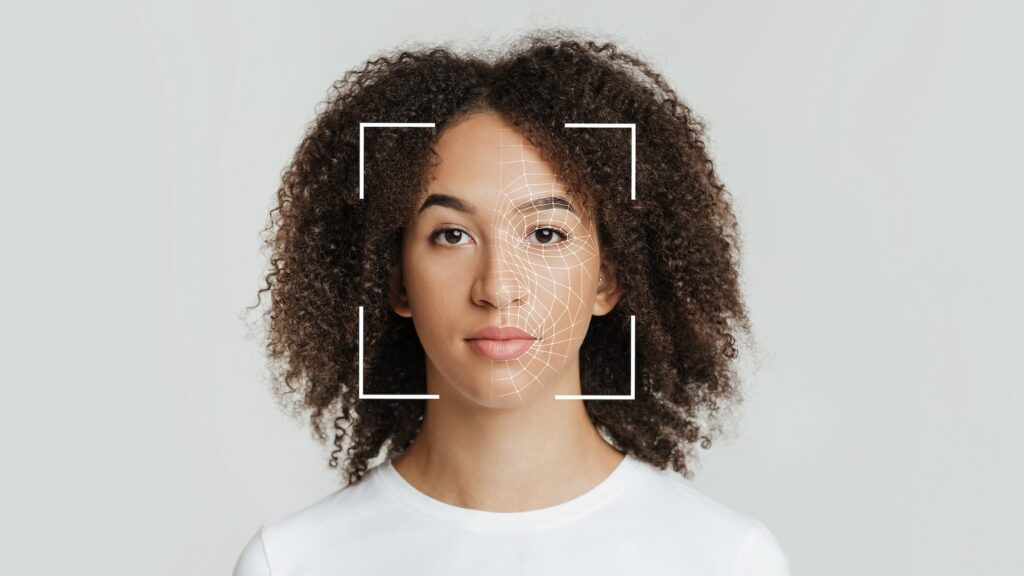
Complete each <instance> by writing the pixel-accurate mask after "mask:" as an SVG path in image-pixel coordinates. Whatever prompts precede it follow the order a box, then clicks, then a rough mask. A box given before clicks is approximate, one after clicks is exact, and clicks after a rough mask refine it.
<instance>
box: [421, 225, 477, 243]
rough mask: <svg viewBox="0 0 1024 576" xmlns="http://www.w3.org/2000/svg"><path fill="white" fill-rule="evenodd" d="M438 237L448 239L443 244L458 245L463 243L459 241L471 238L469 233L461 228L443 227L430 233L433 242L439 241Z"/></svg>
mask: <svg viewBox="0 0 1024 576" xmlns="http://www.w3.org/2000/svg"><path fill="white" fill-rule="evenodd" d="M438 238H443V239H444V240H446V242H441V244H443V245H446V246H458V245H459V244H461V242H459V241H460V240H463V239H466V238H469V234H468V233H467V232H466V231H465V230H463V229H461V228H442V229H440V230H437V231H436V232H434V233H433V234H431V235H430V240H431V241H432V242H437V241H438ZM448 240H450V241H452V242H454V243H449V242H447V241H448Z"/></svg>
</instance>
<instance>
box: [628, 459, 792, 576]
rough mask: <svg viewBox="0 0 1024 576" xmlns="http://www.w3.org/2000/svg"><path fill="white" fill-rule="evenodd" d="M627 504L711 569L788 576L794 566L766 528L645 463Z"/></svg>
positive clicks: (743, 575)
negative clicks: (702, 558) (703, 557)
mask: <svg viewBox="0 0 1024 576" xmlns="http://www.w3.org/2000/svg"><path fill="white" fill-rule="evenodd" d="M636 474H637V477H636V478H635V482H634V483H633V488H634V489H633V490H631V491H629V494H628V495H627V497H626V499H625V501H624V502H623V504H624V505H625V506H624V508H625V507H629V506H633V507H635V509H636V510H637V511H638V524H639V523H641V522H642V525H644V526H645V527H650V528H651V530H652V531H653V532H654V533H657V532H662V533H664V534H666V535H667V539H670V540H674V541H675V542H687V543H689V545H688V546H686V548H687V549H688V550H690V551H691V552H692V551H697V550H699V551H700V553H701V554H706V555H707V556H708V559H707V561H708V563H709V565H714V566H716V567H717V568H718V569H719V571H724V573H727V574H733V575H734V576H746V575H753V574H761V575H766V576H769V575H770V576H788V574H789V560H788V558H787V557H786V554H785V553H784V551H783V549H782V547H781V546H780V544H779V542H778V540H777V539H776V538H775V536H774V534H773V533H772V532H771V530H769V528H768V527H767V525H766V524H765V523H764V522H762V521H761V520H758V519H756V518H754V517H752V516H749V515H747V514H744V513H742V512H740V511H738V510H736V509H734V508H732V507H730V506H728V505H726V504H724V503H722V502H720V501H718V500H715V499H713V498H711V497H709V496H707V495H706V494H704V493H702V492H700V491H699V490H697V488H696V487H694V486H693V485H692V484H691V483H690V481H688V480H687V479H685V478H684V477H683V476H682V475H681V474H679V473H678V472H675V471H674V470H671V469H668V470H661V469H658V468H656V467H654V466H652V465H650V464H648V463H646V462H641V463H640V465H639V466H638V469H637V470H636Z"/></svg>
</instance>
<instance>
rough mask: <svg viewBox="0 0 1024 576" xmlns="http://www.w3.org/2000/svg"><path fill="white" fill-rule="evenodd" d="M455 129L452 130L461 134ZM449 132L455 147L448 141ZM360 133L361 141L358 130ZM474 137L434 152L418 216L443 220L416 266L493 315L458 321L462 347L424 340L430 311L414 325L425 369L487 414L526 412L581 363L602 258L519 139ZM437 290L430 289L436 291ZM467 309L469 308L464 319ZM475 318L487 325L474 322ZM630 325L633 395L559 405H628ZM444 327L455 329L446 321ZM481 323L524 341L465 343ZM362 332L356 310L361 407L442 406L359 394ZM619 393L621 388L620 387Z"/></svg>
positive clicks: (492, 129) (586, 223)
mask: <svg viewBox="0 0 1024 576" xmlns="http://www.w3.org/2000/svg"><path fill="white" fill-rule="evenodd" d="M499 124H500V123H499ZM373 126H381V127H397V126H401V125H400V124H397V123H379V124H374V125H373ZM408 126H423V127H426V126H432V124H427V123H419V124H409V125H408ZM505 126H507V124H505ZM566 126H567V127H570V126H572V127H601V128H605V127H608V128H610V127H630V128H631V131H633V134H634V138H635V127H634V126H633V125H614V126H612V125H598V124H594V125H583V124H574V125H569V124H567V125H566ZM450 130H459V125H456V126H455V127H453V128H452V129H450ZM446 132H448V136H449V138H448V143H449V144H450V143H451V142H452V139H451V133H450V132H449V131H446ZM360 136H361V138H360V141H361V142H362V125H361V127H360ZM445 136H446V135H444V134H443V135H442V137H441V139H440V140H439V142H438V148H439V149H444V148H445V146H444V144H445ZM465 139H466V138H465V136H463V140H465ZM472 139H473V140H472V144H469V145H468V146H469V147H468V148H467V147H465V146H467V145H465V144H463V145H458V144H450V145H449V146H447V149H446V151H447V154H446V153H445V150H441V155H442V157H443V158H444V160H443V161H442V162H441V164H440V165H439V167H438V168H437V172H435V173H434V174H433V175H432V176H433V180H432V181H433V182H435V183H436V184H437V186H433V187H432V188H431V190H432V193H430V194H428V195H427V198H426V199H425V202H424V204H423V207H422V208H421V210H420V212H421V213H422V212H423V211H424V209H425V208H429V207H431V206H438V207H439V209H441V210H442V212H441V214H443V217H442V218H440V219H437V223H434V224H428V225H429V226H431V232H430V234H429V241H430V243H431V248H430V250H431V251H430V252H424V253H422V254H424V255H426V258H424V259H423V260H417V261H416V262H415V263H414V264H413V265H414V266H420V265H422V266H433V267H441V268H445V267H447V268H449V269H450V272H451V286H450V291H451V292H452V294H451V295H450V298H452V299H454V300H458V299H460V298H463V299H465V298H466V297H467V296H466V295H465V294H464V293H465V292H466V291H470V292H471V294H469V295H468V297H471V298H472V299H473V301H474V303H475V305H476V306H483V307H488V304H489V307H490V308H491V311H490V312H489V313H488V314H486V316H485V315H483V314H481V315H477V316H474V317H473V318H475V321H474V320H470V319H468V318H467V319H466V320H465V321H463V322H462V324H461V326H462V327H464V328H465V329H466V334H465V336H467V339H466V340H465V341H461V342H457V341H455V340H432V339H431V338H430V337H424V334H423V333H422V330H426V331H428V332H432V331H433V330H434V328H433V327H432V326H431V325H430V324H429V323H430V322H432V321H433V320H432V318H431V317H430V314H431V310H430V308H431V307H429V306H424V308H423V309H421V310H420V312H426V316H428V318H426V319H423V318H422V316H421V315H420V313H419V312H418V313H417V314H415V315H413V321H414V323H417V325H418V331H421V332H420V336H421V342H422V343H423V345H424V348H425V351H426V352H427V356H428V362H432V363H433V365H434V367H435V369H436V371H437V372H438V373H439V375H440V376H441V377H443V378H445V380H446V381H448V382H450V383H451V384H452V385H453V386H455V387H456V388H457V389H459V390H460V391H462V392H463V393H468V394H471V395H474V396H476V397H477V398H480V399H482V400H483V401H484V402H485V403H487V404H489V405H493V406H517V405H524V404H526V403H528V401H529V399H530V398H534V397H537V396H538V395H541V394H543V392H544V390H547V389H548V388H550V387H552V386H551V383H552V382H556V380H558V379H560V378H565V375H566V374H571V373H572V371H573V370H576V371H578V366H574V365H573V363H574V362H578V349H579V347H580V345H581V344H582V342H583V340H584V337H585V336H586V332H587V329H588V327H589V323H590V318H591V317H592V306H593V302H594V298H593V293H594V290H595V289H596V287H598V285H599V284H600V282H601V279H600V278H598V277H597V276H598V271H599V269H600V255H599V251H598V243H597V238H596V235H595V230H593V226H594V225H595V224H594V222H593V220H592V219H591V215H589V214H584V213H583V212H582V204H581V203H579V202H578V201H577V200H576V199H574V198H573V197H572V196H571V195H570V194H569V191H568V190H567V188H566V186H565V185H564V184H563V183H562V182H561V181H560V179H559V178H558V176H557V174H555V172H554V171H553V170H552V168H551V166H550V165H548V163H547V162H546V161H544V160H543V159H542V157H541V154H540V152H539V150H538V149H537V148H535V147H534V146H532V145H531V144H529V143H528V142H527V141H526V140H525V139H524V137H523V136H522V134H521V133H520V132H519V131H518V130H516V129H514V128H509V127H504V126H501V125H497V124H494V125H488V126H487V127H486V128H485V129H484V128H481V129H479V130H478V131H477V132H475V133H474V134H473V136H472ZM634 154H635V140H634ZM360 157H361V159H362V147H361V149H360ZM634 158H635V156H634ZM360 176H361V177H362V170H361V171H360ZM631 176H632V174H631ZM631 179H632V178H631ZM467 187H469V189H467ZM448 188H450V189H451V190H448ZM360 192H361V193H362V178H360ZM371 193H372V192H371ZM633 196H634V194H633V193H632V190H631V197H633ZM434 211H435V212H437V211H438V208H435V209H434ZM466 250H470V251H472V252H469V253H467V252H466ZM470 255H472V256H470ZM481 259H486V263H482V262H481V261H480V260H481ZM481 266H486V269H487V272H486V274H483V275H482V274H481V271H480V267H481ZM484 276H486V278H484ZM433 288H434V289H435V291H436V288H437V286H433ZM445 306H448V304H447V302H446V303H445V305H444V306H442V307H445ZM470 307H471V305H469V304H467V310H469V309H470ZM449 308H450V307H449ZM450 310H451V309H449V311H450ZM482 318H486V319H487V320H486V321H480V320H481V319H482ZM417 320H422V322H416V321H417ZM634 321H635V319H634V318H633V317H631V318H630V322H631V335H630V336H631V337H630V382H629V383H628V386H629V394H628V395H626V394H622V395H614V396H609V395H586V396H584V395H570V394H555V395H554V397H555V399H622V400H629V399H633V398H634V369H633V364H634V350H633V346H634V341H635V338H634V334H635V328H634V326H635V324H634ZM442 322H443V323H448V324H451V323H452V320H451V319H445V320H443V321H442ZM482 325H489V326H499V327H502V328H516V329H519V330H521V331H523V332H525V333H526V334H527V335H529V336H530V338H528V339H518V340H509V341H494V340H488V339H484V340H474V339H468V337H469V336H470V334H469V332H471V331H472V330H473V329H476V328H479V327H481V326H482ZM369 329H372V327H370V328H369ZM362 330H363V326H362V309H360V376H359V381H360V398H366V399H373V398H387V399H420V398H427V399H437V398H439V395H437V394H426V395H423V394H401V395H396V394H381V395H367V394H363V392H362V390H363V374H362V337H363V334H362ZM556 383H557V382H556ZM622 384H623V389H624V390H625V388H626V386H627V383H626V382H623V383H622ZM549 393H550V392H549Z"/></svg>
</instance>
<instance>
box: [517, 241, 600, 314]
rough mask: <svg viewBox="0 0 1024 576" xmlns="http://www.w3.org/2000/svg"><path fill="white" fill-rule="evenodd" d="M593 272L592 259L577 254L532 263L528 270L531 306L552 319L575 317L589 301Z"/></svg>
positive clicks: (593, 279) (594, 272) (591, 291)
mask: <svg viewBox="0 0 1024 576" xmlns="http://www.w3.org/2000/svg"><path fill="white" fill-rule="evenodd" d="M596 269H597V266H596V265H595V264H594V263H593V259H592V258H584V257H581V256H580V255H578V254H576V255H571V256H566V257H563V258H552V257H547V258H545V261H544V262H534V263H533V264H532V266H531V270H532V271H533V276H534V290H533V298H534V302H535V305H536V306H538V307H541V308H544V309H546V310H545V311H546V312H548V313H550V314H553V315H555V317H556V318H557V317H558V315H559V313H562V312H564V313H570V314H572V316H573V317H575V316H576V315H577V314H578V313H579V312H580V310H581V309H583V308H586V307H587V306H588V305H589V304H588V303H589V302H590V301H591V300H593V296H594V295H593V292H594V289H595V282H596V279H595V278H594V276H595V275H596V273H597V272H596ZM560 321H562V320H560Z"/></svg>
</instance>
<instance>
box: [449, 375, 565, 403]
mask: <svg viewBox="0 0 1024 576" xmlns="http://www.w3.org/2000/svg"><path fill="white" fill-rule="evenodd" d="M520 376H523V377H524V378H513V379H509V378H508V377H505V378H488V377H487V376H484V377H483V378H481V379H479V380H478V381H476V382H460V383H458V384H456V388H458V390H459V392H460V393H461V394H462V395H463V396H465V397H466V398H467V399H468V400H469V401H470V402H473V403H474V404H477V405H479V406H483V407H486V408H496V409H510V408H522V407H523V406H526V405H528V404H531V403H533V402H536V401H537V399H538V398H541V397H543V396H544V395H545V394H547V392H546V391H545V389H544V388H543V387H542V386H541V381H539V380H537V379H535V378H532V377H529V375H527V374H520ZM519 380H522V381H519ZM549 388H550V387H549ZM517 389H518V392H517V391H516V390H517ZM550 395H552V396H553V393H552V394H550Z"/></svg>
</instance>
